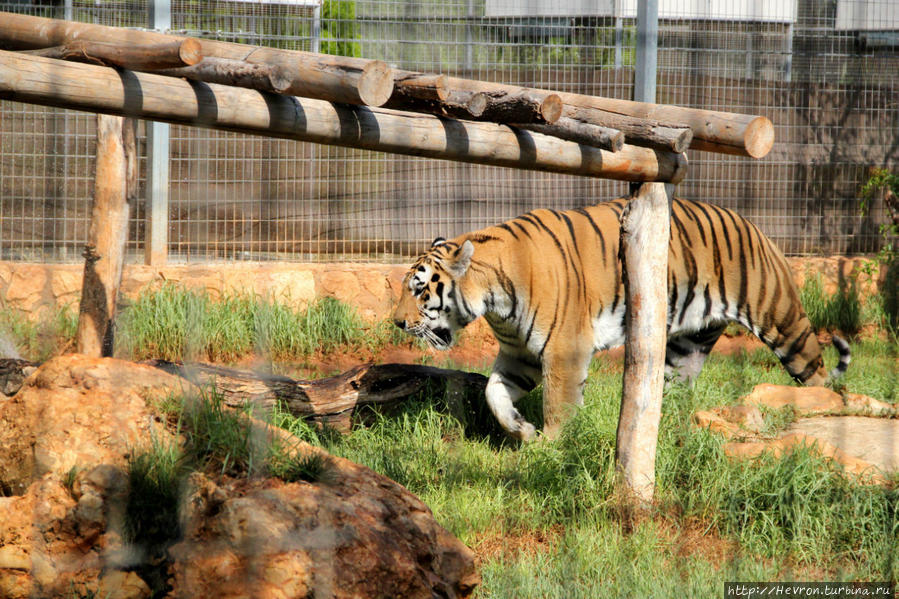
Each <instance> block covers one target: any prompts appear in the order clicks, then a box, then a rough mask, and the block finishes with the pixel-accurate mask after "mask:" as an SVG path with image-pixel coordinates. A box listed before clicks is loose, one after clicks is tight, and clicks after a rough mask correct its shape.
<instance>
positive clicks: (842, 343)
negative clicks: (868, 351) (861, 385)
mask: <svg viewBox="0 0 899 599" xmlns="http://www.w3.org/2000/svg"><path fill="white" fill-rule="evenodd" d="M833 346H834V348H835V349H836V350H837V352H839V354H840V361H839V362H838V363H837V365H836V366H835V367H834V369H833V370H831V371H830V378H831V380H836V379H838V378H840V377H841V376H843V374H845V373H846V369H847V368H849V362H851V361H852V352H851V351H850V349H849V344H848V343H846V340H845V339H843V338H842V337H837V336H836V335H834V336H833Z"/></svg>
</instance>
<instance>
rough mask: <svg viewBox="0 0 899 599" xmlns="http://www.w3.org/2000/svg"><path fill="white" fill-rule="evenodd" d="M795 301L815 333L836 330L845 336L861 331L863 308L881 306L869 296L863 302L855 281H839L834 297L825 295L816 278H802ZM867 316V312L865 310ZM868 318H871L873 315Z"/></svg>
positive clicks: (818, 276)
mask: <svg viewBox="0 0 899 599" xmlns="http://www.w3.org/2000/svg"><path fill="white" fill-rule="evenodd" d="M799 299H800V301H801V302H802V306H803V307H804V308H805V312H806V314H808V317H809V320H810V321H811V322H812V326H814V327H815V328H816V329H817V330H819V331H821V330H837V331H841V332H843V333H844V334H846V335H849V336H855V335H857V334H858V332H859V331H860V330H861V328H862V325H863V324H864V322H866V321H865V320H863V311H864V304H865V303H870V304H871V306H872V309H873V310H875V311H876V310H877V308H876V306H877V305H878V304H879V303H881V301H880V296H879V295H878V296H872V297H871V298H869V300H868V302H863V301H862V298H861V295H860V294H859V290H858V283H857V281H856V279H855V278H853V277H850V278H849V279H842V280H841V281H840V285H839V287H838V289H837V291H836V293H834V294H832V295H828V294H827V293H826V292H825V290H824V283H823V280H822V278H821V275H820V274H817V273H816V274H815V275H814V276H810V277H808V278H806V281H805V284H804V285H803V286H802V288H801V289H800V290H799ZM868 312H869V313H870V312H871V310H870V309H869V310H868ZM865 316H868V317H869V318H871V317H875V315H874V314H871V315H870V316H869V315H868V314H865Z"/></svg>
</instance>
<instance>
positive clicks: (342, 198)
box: [0, 0, 899, 261]
mask: <svg viewBox="0 0 899 599" xmlns="http://www.w3.org/2000/svg"><path fill="white" fill-rule="evenodd" d="M660 4H661V9H660V24H659V40H658V45H659V60H658V79H657V81H658V84H657V90H658V91H657V94H658V102H660V103H669V104H679V105H685V106H693V107H699V108H709V109H715V110H724V111H730V112H744V113H750V114H762V115H765V116H768V117H769V118H770V119H771V120H772V121H773V122H774V124H775V130H776V140H777V142H776V144H775V147H774V150H773V151H772V152H771V154H770V155H769V156H767V157H766V158H764V159H762V160H753V159H750V158H741V157H735V156H722V155H716V154H708V153H704V152H690V154H689V158H690V172H689V174H688V176H687V179H686V180H685V181H684V182H683V183H682V184H681V185H680V186H679V194H680V195H682V196H684V197H689V198H693V199H701V200H704V201H709V202H712V203H715V204H718V205H722V206H726V207H729V208H734V209H736V210H738V211H740V212H741V213H743V214H744V215H746V216H747V217H749V218H750V219H752V220H753V221H755V222H756V223H757V224H758V225H759V226H760V227H761V228H762V229H763V230H764V231H765V232H766V233H767V234H769V235H770V236H771V237H773V238H774V240H775V241H776V242H777V243H778V244H779V245H780V246H781V247H782V248H783V249H784V250H785V251H786V252H787V253H790V254H800V255H809V254H822V253H823V254H833V253H853V254H854V253H867V252H873V251H876V250H877V249H878V248H879V247H880V244H881V243H882V237H881V235H880V233H879V230H878V227H879V224H880V223H881V222H883V221H884V219H885V214H884V207H883V205H882V202H877V201H875V202H874V203H873V204H872V206H871V209H870V210H869V211H867V213H866V214H864V215H862V214H861V213H860V210H859V208H860V195H859V194H860V188H861V186H862V185H863V183H864V182H865V180H866V179H867V178H868V177H869V175H870V172H871V169H872V168H873V167H885V168H888V169H892V170H893V171H896V170H899V101H897V99H896V98H899V93H897V91H899V90H897V86H899V83H897V81H896V78H895V73H896V72H899V11H897V9H896V6H895V3H894V2H892V0H838V1H835V2H827V3H820V2H815V1H812V0H785V1H784V2H782V3H777V4H776V5H775V4H774V3H753V2H746V1H745V0H718V1H715V2H703V3H696V2H691V1H688V0H671V1H670V2H661V3H660ZM148 5H149V3H148V2H146V1H136V0H135V1H94V0H90V1H84V0H57V1H49V0H45V1H33V2H23V1H20V2H8V1H7V2H0V10H5V11H15V12H27V13H29V14H35V15H39V16H50V17H56V18H71V19H74V20H78V21H85V22H94V23H99V24H104V25H115V26H124V27H146V26H147V24H148V22H149V14H148V10H149V6H148ZM606 5H608V6H606ZM635 6H636V3H635V2H633V1H632V0H631V1H625V0H622V1H621V2H611V1H610V2H595V3H581V2H563V1H562V0H529V1H527V2H525V1H523V0H447V1H444V0H441V1H436V0H395V1H386V0H325V1H324V2H323V3H322V4H321V5H316V4H314V3H308V2H298V1H289V0H280V1H278V2H264V1H260V0H254V1H244V2H238V1H233V0H216V1H211V2H205V1H204V2H200V1H197V0H172V3H171V13H172V29H173V30H174V31H176V32H178V33H184V34H187V35H192V36H198V37H209V38H216V39H221V40H226V41H234V42H240V43H248V44H260V45H271V46H277V47H281V48H288V49H299V50H320V51H322V52H329V53H335V54H342V55H350V56H361V57H365V58H376V59H381V60H384V61H386V62H387V63H388V64H390V65H391V66H395V67H397V68H401V69H407V70H413V71H424V72H440V73H446V74H449V75H454V76H460V77H465V78H472V79H481V80H487V81H497V82H503V83H512V84H517V85H525V86H533V87H541V88H548V89H554V90H559V91H568V92H576V93H582V94H590V95H600V96H606V97H614V98H625V99H629V98H630V97H631V95H632V93H633V92H632V90H633V77H634V60H635V44H636V34H635V31H636V29H635V14H636V12H635ZM0 111H2V113H0V114H2V121H0V256H2V258H3V259H11V260H34V261H71V260H77V259H78V257H79V253H80V251H81V247H82V245H83V243H84V240H85V239H86V235H87V226H88V216H89V207H90V194H91V188H92V185H93V181H92V174H93V153H94V139H93V136H94V117H93V115H88V114H84V113H78V112H74V111H66V110H60V109H51V108H42V107H35V106H29V105H23V104H18V103H15V102H9V101H2V102H0ZM144 142H145V138H144V135H143V133H141V135H140V139H139V144H140V147H141V148H143V147H144ZM145 167H146V165H145V164H142V173H143V172H145ZM169 189H170V204H169V248H168V249H169V257H170V260H173V261H182V260H186V261H208V260H218V259H229V260H316V261H333V260H345V259H351V260H378V261H385V260H386V261H403V260H405V259H406V258H407V257H408V255H409V254H411V253H415V252H417V251H418V250H419V249H420V248H421V247H423V246H424V245H425V244H426V243H428V242H429V241H430V240H431V239H433V238H434V237H436V236H438V235H439V236H444V237H450V236H453V235H456V234H458V233H462V232H464V231H467V230H471V229H476V228H479V227H482V226H485V225H487V224H490V223H494V222H498V221H501V220H503V219H506V218H509V217H512V216H515V215H517V214H520V213H522V212H524V211H527V210H529V209H532V208H535V207H550V208H570V207H576V206H583V205H587V204H591V203H594V202H597V201H600V200H604V199H609V198H612V197H615V196H618V195H621V194H623V193H626V191H627V188H626V186H625V185H623V184H621V183H617V182H612V181H606V180H596V179H587V178H583V177H575V176H566V175H556V174H547V173H537V172H530V171H518V170H512V169H502V168H497V167H488V166H480V165H470V164H459V163H452V162H445V161H437V160H428V159H420V158H413V157H405V156H395V155H387V154H382V153H377V152H370V151H363V150H353V149H346V148H337V147H329V146H321V145H315V144H308V143H300V142H291V141H284V140H277V139H268V138H262V137H253V136H247V135H240V134H235V133H225V132H217V131H210V130H205V129H199V128H192V127H182V126H173V127H172V132H171V146H170V185H169ZM144 215H145V211H144V208H143V206H135V207H134V209H133V212H132V227H131V235H130V239H129V246H128V247H129V250H130V252H131V253H132V259H134V260H136V259H138V258H137V254H138V253H139V252H140V251H141V248H142V246H143V243H144V238H145V231H146V227H145V226H144V218H145V216H144Z"/></svg>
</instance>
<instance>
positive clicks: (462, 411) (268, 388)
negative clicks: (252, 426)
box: [144, 360, 495, 432]
mask: <svg viewBox="0 0 899 599" xmlns="http://www.w3.org/2000/svg"><path fill="white" fill-rule="evenodd" d="M144 363H145V364H149V365H151V366H154V367H156V368H160V369H162V370H164V371H166V372H168V373H170V374H176V375H178V376H180V377H183V378H184V379H187V380H188V381H190V382H191V383H193V384H195V385H197V386H199V387H201V388H212V389H214V390H215V392H216V393H217V394H219V395H220V396H221V397H222V401H223V402H224V404H225V405H227V406H230V407H233V408H242V407H244V406H246V405H248V404H249V405H250V406H252V407H253V408H254V409H255V410H262V412H263V413H270V412H271V411H272V410H274V409H275V408H279V409H281V410H285V411H287V412H289V413H290V414H292V415H293V416H295V417H298V418H303V419H306V420H310V421H312V422H316V423H318V424H323V425H327V426H329V427H331V428H334V429H336V430H339V431H342V432H345V431H347V430H349V428H350V425H351V422H352V418H353V415H354V414H355V413H356V412H357V410H358V409H359V408H360V407H364V406H372V407H375V406H378V407H380V408H384V407H394V406H399V405H401V404H402V403H403V402H405V401H408V400H410V399H412V398H414V397H416V396H420V395H422V394H424V393H428V394H429V395H430V396H431V397H435V398H441V400H442V401H443V402H444V407H445V408H446V409H447V410H448V411H449V412H450V413H451V414H453V415H454V416H457V417H458V418H459V419H460V420H461V421H463V422H465V421H470V420H471V419H472V416H475V419H480V420H482V421H483V422H481V423H478V425H479V426H480V427H481V428H484V427H491V426H492V423H493V421H494V419H493V418H487V417H486V414H485V410H486V406H485V402H484V400H483V397H484V388H485V387H486V385H487V377H485V376H483V375H480V374H476V373H470V372H462V371H460V370H447V369H444V368H434V367H431V366H419V365H416V364H364V365H361V366H356V367H355V368H352V369H350V370H348V371H346V372H344V373H342V374H338V375H336V376H331V377H327V378H323V379H316V380H295V379H292V378H290V377H287V376H281V375H274V374H265V373H257V372H249V371H242V370H234V369H231V368H223V367H221V366H213V365H210V364H180V363H176V362H168V361H165V360H149V361H146V362H144ZM480 415H484V416H485V418H479V416H480ZM493 428H495V427H493ZM487 432H493V431H492V430H490V431H487Z"/></svg>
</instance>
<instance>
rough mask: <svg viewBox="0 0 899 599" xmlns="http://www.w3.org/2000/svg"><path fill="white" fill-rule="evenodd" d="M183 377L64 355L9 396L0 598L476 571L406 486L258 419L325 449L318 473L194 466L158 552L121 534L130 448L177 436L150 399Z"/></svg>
mask: <svg viewBox="0 0 899 599" xmlns="http://www.w3.org/2000/svg"><path fill="white" fill-rule="evenodd" d="M185 392H188V393H190V392H191V388H190V385H189V384H186V383H185V382H184V381H183V379H180V378H179V377H177V376H174V375H170V374H167V373H165V372H163V371H161V370H158V369H155V368H152V367H150V366H143V365H138V364H133V363H129V362H124V361H120V360H113V359H91V358H86V357H83V356H65V357H61V358H57V359H54V360H52V361H50V362H48V363H46V364H44V365H43V366H41V367H40V368H39V369H38V370H37V372H35V373H34V374H32V375H31V376H29V377H28V378H27V379H26V380H25V383H24V386H23V387H22V389H21V391H20V392H19V393H18V394H17V395H16V396H15V397H13V398H11V399H0V485H2V489H3V492H2V493H0V495H6V497H0V597H9V598H18V597H35V596H40V597H66V598H70V597H73V596H102V597H109V598H118V599H125V598H128V599H132V598H134V599H137V598H144V597H149V596H151V595H153V594H155V596H162V595H163V594H164V595H165V596H168V597H222V598H228V597H262V598H267V597H271V598H276V597H277V598H287V597H297V598H303V597H410V598H414V597H428V598H430V597H446V598H450V597H466V596H468V595H470V594H471V592H472V591H473V589H474V587H475V586H476V585H477V584H478V582H479V581H480V578H479V576H478V573H477V571H476V570H475V567H474V556H473V553H472V552H471V551H470V550H469V549H468V548H467V547H465V546H464V545H463V544H462V543H461V542H459V541H458V540H457V539H456V538H455V537H453V536H452V535H451V534H450V533H449V532H447V531H446V530H445V529H443V528H442V527H441V526H440V525H439V524H437V522H436V521H435V520H434V518H433V516H432V514H431V512H430V510H429V509H428V507H427V506H426V505H424V504H423V503H422V502H421V501H420V500H419V499H418V498H417V497H415V496H414V495H412V494H411V493H409V492H408V491H407V490H406V489H404V488H403V487H402V486H400V485H399V484H397V483H395V482H394V481H391V480H389V479H387V478H386V477H383V476H381V475H379V474H377V473H375V472H372V471H371V470H369V469H367V468H364V467H362V466H359V465H357V464H354V463H352V462H349V461H347V460H344V459H341V458H337V457H334V456H330V455H328V454H327V453H325V452H324V451H323V450H321V449H319V448H315V447H312V446H310V445H308V444H305V443H303V442H302V441H300V440H299V439H297V438H295V437H293V436H292V435H290V434H289V433H287V432H286V431H283V430H281V429H274V428H273V427H271V426H269V425H267V424H265V423H262V422H259V421H254V420H252V419H247V420H248V421H249V422H250V423H251V426H252V427H254V428H258V429H260V431H261V432H263V433H264V434H263V435H256V437H255V438H261V439H269V440H271V439H272V438H273V437H274V438H277V441H278V442H279V443H281V444H287V445H288V446H289V447H291V448H292V449H291V451H292V452H294V453H299V454H303V455H305V456H307V457H308V456H315V457H316V459H318V460H319V462H320V464H321V465H322V466H321V475H320V476H318V477H316V478H315V481H316V482H291V483H287V482H284V481H282V480H280V479H276V478H264V477H258V476H257V477H248V476H243V477H225V476H218V475H216V476H213V475H211V474H209V473H205V474H204V473H202V472H193V473H191V474H189V475H186V477H185V478H184V479H183V482H182V484H181V485H180V489H181V491H180V493H181V495H180V506H181V508H180V510H178V521H180V529H179V530H178V531H173V532H174V533H175V534H173V539H174V541H173V543H172V544H171V545H169V546H168V547H167V548H166V550H165V552H164V557H163V558H162V559H161V561H160V560H157V561H155V562H154V563H148V560H152V559H153V558H152V556H150V555H149V554H148V552H147V551H146V550H145V549H146V548H145V547H144V546H143V545H142V543H141V539H134V540H133V543H128V542H127V541H126V535H125V534H124V533H123V531H124V530H125V526H124V524H123V523H124V522H125V521H126V519H127V515H126V510H127V509H128V507H127V506H128V505H129V502H128V498H129V480H128V459H129V455H130V454H131V452H133V451H135V450H136V449H137V448H140V447H146V446H148V445H149V444H150V443H151V442H152V440H153V439H156V440H157V441H158V440H164V441H167V442H177V440H178V439H177V437H176V436H175V435H174V434H173V433H172V432H170V431H169V430H168V427H167V425H166V419H164V418H162V417H160V416H159V415H158V414H157V412H156V410H154V402H155V401H156V400H157V399H161V398H165V397H166V396H168V395H172V394H179V393H182V394H183V393H185ZM148 570H152V571H153V572H154V573H155V574H154V575H153V576H147V574H146V573H147V571H148ZM160 572H161V573H162V577H161V578H160V577H159V576H158V574H159V573H160ZM160 580H161V581H162V583H161V584H160Z"/></svg>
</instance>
